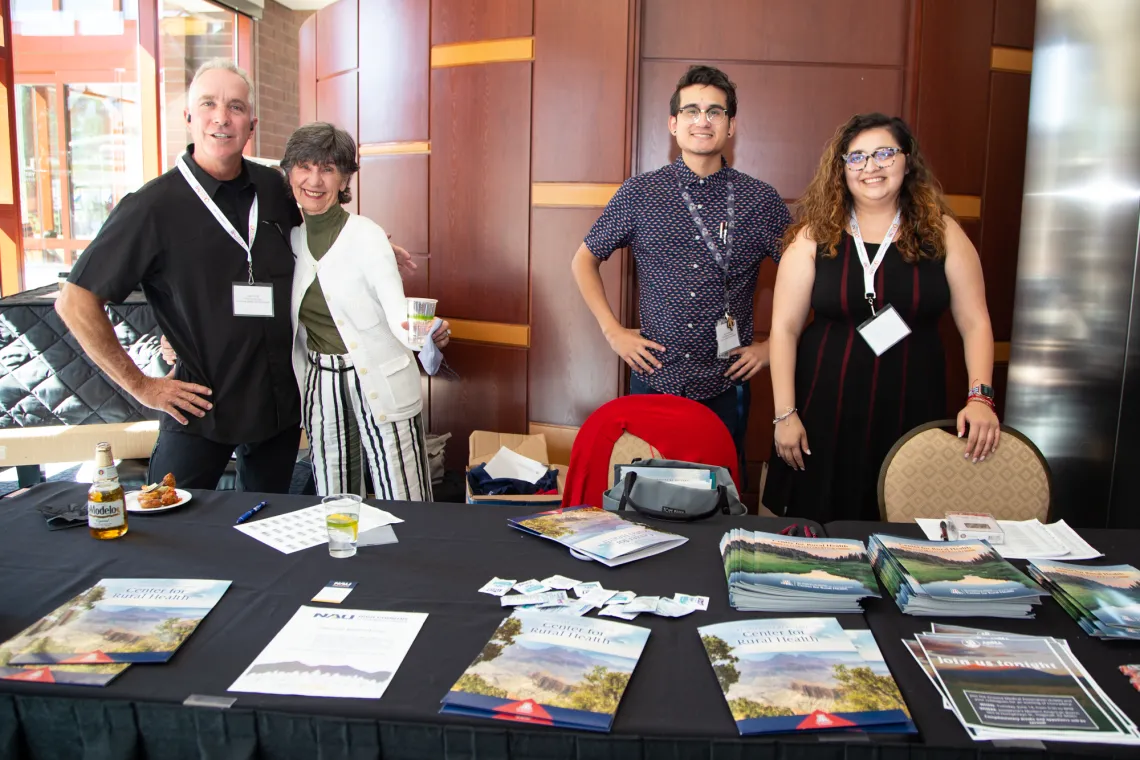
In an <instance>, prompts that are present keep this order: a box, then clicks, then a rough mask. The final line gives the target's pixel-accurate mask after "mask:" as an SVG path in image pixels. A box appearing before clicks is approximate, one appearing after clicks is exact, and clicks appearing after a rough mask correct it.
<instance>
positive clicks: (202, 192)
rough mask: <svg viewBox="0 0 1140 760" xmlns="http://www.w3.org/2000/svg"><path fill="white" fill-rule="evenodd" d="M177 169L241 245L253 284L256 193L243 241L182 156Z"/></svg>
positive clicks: (250, 281)
mask: <svg viewBox="0 0 1140 760" xmlns="http://www.w3.org/2000/svg"><path fill="white" fill-rule="evenodd" d="M178 171H180V172H182V176H183V177H185V178H186V183H187V184H188V185H190V189H191V190H193V191H194V194H195V195H197V196H198V199H199V200H201V201H202V203H204V204H205V205H206V208H207V209H209V211H210V213H211V214H213V215H214V218H215V219H217V220H218V224H220V225H222V229H223V230H225V231H226V232H227V233H229V236H230V237H232V238H233V239H234V242H235V243H237V244H238V245H240V246H241V249H242V250H243V251H245V260H246V263H247V264H248V265H249V284H250V285H252V284H253V253H252V249H253V241H254V239H255V238H256V237H257V194H256V193H254V195H253V205H252V206H251V207H250V209H249V242H248V243H247V242H245V240H244V239H243V238H242V236H241V235H240V234H238V231H237V230H235V229H234V226H233V225H232V224H230V220H229V219H227V218H226V215H225V214H223V213H222V210H221V209H220V208H218V204H216V203H214V199H213V198H211V197H210V195H209V193H207V192H206V188H204V187H202V183H201V182H199V181H198V178H197V177H195V176H194V173H193V172H191V171H190V167H189V166H187V165H186V159H185V157H184V156H179V157H178Z"/></svg>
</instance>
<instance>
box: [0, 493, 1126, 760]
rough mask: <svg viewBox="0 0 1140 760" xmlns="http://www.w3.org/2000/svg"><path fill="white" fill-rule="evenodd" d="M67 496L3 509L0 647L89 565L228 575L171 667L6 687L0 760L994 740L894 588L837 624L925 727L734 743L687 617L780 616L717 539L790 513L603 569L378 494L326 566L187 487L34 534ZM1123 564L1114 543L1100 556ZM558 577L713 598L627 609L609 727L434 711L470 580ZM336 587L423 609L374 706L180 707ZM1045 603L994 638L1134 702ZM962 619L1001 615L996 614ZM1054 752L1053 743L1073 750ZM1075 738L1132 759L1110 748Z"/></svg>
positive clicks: (453, 663) (959, 747)
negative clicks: (152, 505) (864, 638)
mask: <svg viewBox="0 0 1140 760" xmlns="http://www.w3.org/2000/svg"><path fill="white" fill-rule="evenodd" d="M83 495H84V490H83V488H82V487H81V486H75V485H63V484H54V483H52V484H44V485H40V486H37V487H35V488H34V489H32V490H31V491H30V492H28V493H26V494H24V495H22V496H19V497H15V498H10V499H4V500H2V501H0V573H2V577H3V578H4V580H5V582H4V583H3V584H0V639H3V638H7V637H9V636H11V635H13V634H15V633H17V632H18V631H19V630H21V629H22V628H24V627H25V626H27V625H29V624H30V623H32V622H33V621H34V620H36V619H37V618H38V617H39V616H41V615H42V614H44V613H46V612H48V611H50V610H52V609H54V608H55V607H56V606H58V605H59V604H61V603H63V602H65V601H66V600H67V599H69V598H71V597H72V596H74V595H75V594H78V593H79V592H81V591H83V590H84V589H86V588H88V587H89V586H90V585H92V584H93V583H94V582H96V581H98V580H99V579H100V578H104V577H150V578H215V579H229V580H232V581H233V585H232V586H231V588H230V590H229V591H228V592H227V593H226V595H225V596H224V597H223V598H222V600H221V601H220V602H219V604H218V606H217V607H216V608H215V609H214V611H213V612H211V613H210V615H209V616H208V617H207V618H206V619H205V620H204V622H203V623H202V625H201V626H200V627H199V629H198V630H197V631H196V632H195V633H194V634H193V635H192V636H191V637H190V639H189V640H188V641H187V642H186V644H185V645H183V647H182V649H181V650H179V652H178V653H177V654H176V655H175V656H174V658H173V659H172V660H171V661H170V662H169V663H167V664H165V665H136V666H132V667H131V668H130V669H128V670H127V671H126V672H125V673H124V674H123V675H122V676H120V677H119V679H118V680H116V681H114V682H112V684H111V685H109V686H107V687H105V688H102V689H92V688H84V687H70V686H59V685H56V686H49V685H42V684H29V683H17V682H10V681H0V757H10V756H15V757H22V756H29V757H36V758H54V757H60V758H77V757H92V758H94V757H99V758H144V757H158V758H182V757H186V758H198V757H211V758H212V757H226V758H231V757H232V758H255V757H256V758H276V757H321V758H340V757H345V758H348V757H352V758H357V757H360V758H364V757H383V758H385V759H390V758H398V759H403V758H436V757H449V758H451V757H454V758H527V759H528V760H529V759H531V758H638V759H641V758H671V759H676V760H679V759H681V758H717V760H720V759H721V758H745V757H757V758H759V757H764V758H773V759H775V758H789V759H790V758H800V757H803V758H816V757H818V758H835V759H836V760H838V758H860V759H861V758H867V759H868V760H870V759H871V758H896V757H897V758H910V757H930V758H939V760H941V759H942V758H949V757H958V756H961V757H972V756H975V754H976V753H977V752H979V751H982V752H985V751H990V752H994V751H996V752H998V753H999V754H1009V753H1010V750H1008V749H1003V750H994V748H993V747H992V745H975V744H974V743H973V742H970V741H969V739H968V738H967V737H966V735H965V733H964V732H963V731H962V729H961V728H960V727H959V726H958V723H957V721H956V720H955V719H954V718H953V716H951V715H950V714H949V713H947V712H945V711H943V710H942V709H941V706H940V701H939V700H938V698H937V696H936V694H935V692H934V691H933V689H932V687H931V686H930V685H929V683H927V682H926V681H925V677H924V676H923V675H922V674H921V673H920V672H919V671H918V669H917V666H915V665H913V663H912V662H911V661H910V660H909V655H907V654H906V653H905V652H904V651H903V650H902V648H901V645H898V644H897V640H898V639H899V638H901V636H902V635H904V634H909V633H911V632H913V631H915V630H918V629H920V628H923V627H925V626H926V625H928V623H929V621H928V620H926V621H923V620H918V619H910V618H904V617H903V616H902V615H901V614H899V613H898V612H897V610H895V609H894V605H893V603H891V602H890V601H889V600H882V601H878V602H873V603H872V604H871V605H870V608H869V610H868V614H867V615H866V617H863V616H858V615H845V616H839V619H840V622H841V623H842V624H843V625H844V626H845V627H848V628H860V627H867V625H868V624H870V627H871V628H872V629H873V630H874V631H875V634H876V637H877V638H878V640H879V642H880V645H881V646H882V648H883V650H884V653H885V655H886V656H887V659H888V662H889V664H890V665H891V667H892V669H893V670H894V672H895V675H896V678H897V679H898V680H899V682H900V687H901V688H902V690H903V693H904V695H905V696H906V697H907V701H908V703H909V704H910V706H911V708H912V711H913V712H914V714H915V718H916V720H917V721H918V724H919V728H920V729H921V731H922V736H921V738H918V737H915V738H910V739H908V738H899V737H872V738H871V739H869V740H868V739H867V738H866V737H863V736H847V737H843V738H837V737H834V736H832V737H826V739H825V740H820V739H819V738H817V737H794V738H785V737H778V738H756V739H747V740H742V739H740V738H739V737H738V736H737V734H736V729H735V726H734V724H733V721H732V719H731V716H730V715H729V712H728V709H727V707H726V705H725V703H724V698H723V696H722V694H721V692H720V689H719V687H718V685H717V681H716V678H715V676H714V675H713V672H712V669H711V668H710V667H709V665H708V661H707V659H706V657H705V655H704V652H703V649H702V648H701V645H700V641H699V638H698V635H697V632H696V628H697V626H699V625H706V624H711V623H716V622H722V621H727V620H734V619H740V618H741V617H776V616H775V615H762V614H746V613H737V612H735V611H733V610H731V609H730V608H729V607H728V604H727V598H726V593H725V580H724V574H723V570H722V567H721V565H720V562H719V556H718V552H717V542H718V541H719V540H720V537H721V536H722V535H723V533H724V531H725V529H726V528H727V527H729V526H731V525H735V526H743V527H748V528H752V529H767V530H772V529H777V530H778V529H779V528H780V527H782V526H784V525H786V524H788V523H789V522H791V521H790V520H785V519H781V518H726V517H716V518H713V519H712V520H710V521H707V522H703V523H697V524H686V525H683V526H670V527H671V528H672V529H673V530H675V531H676V532H680V533H683V534H684V535H686V536H688V537H689V538H690V541H689V542H688V543H687V544H685V545H684V546H682V547H680V548H678V549H674V550H672V551H669V552H666V553H664V554H661V555H657V556H655V557H651V558H648V559H644V560H641V561H638V562H634V563H631V564H629V565H626V566H623V567H619V568H606V567H604V566H602V565H600V564H597V563H590V562H582V561H579V560H576V559H574V558H573V557H571V556H570V554H569V552H568V551H567V550H566V549H564V548H563V547H560V546H559V545H557V544H555V543H553V542H550V541H545V540H542V539H539V538H536V537H532V536H527V535H524V534H521V533H519V532H517V531H514V530H511V529H509V528H508V527H507V525H506V519H507V517H510V516H516V515H521V514H526V513H527V512H528V511H529V510H527V509H518V508H505V507H485V506H471V505H459V504H403V503H399V504H383V503H381V504H380V506H382V507H384V508H386V509H389V510H390V511H391V512H393V513H394V514H396V515H398V516H400V517H402V518H404V519H405V520H406V522H405V523H402V524H399V525H397V526H395V530H396V534H397V536H398V537H399V543H398V544H395V545H389V546H381V547H369V548H363V549H361V550H360V552H359V554H358V555H357V556H356V557H355V558H352V559H349V560H336V559H332V558H330V557H329V556H328V552H327V551H326V550H325V549H324V548H323V547H315V548H313V549H308V550H305V551H302V552H298V553H295V554H291V555H285V554H281V553H279V552H277V551H275V550H273V549H271V548H269V547H267V546H265V545H263V544H261V543H259V542H257V541H255V540H253V539H251V538H249V537H247V536H245V535H243V534H241V533H240V532H238V531H236V530H234V529H233V527H232V525H233V521H234V519H235V518H236V517H237V516H238V515H239V514H241V512H243V511H245V510H246V509H247V508H248V507H249V506H252V504H253V503H255V502H256V501H258V500H260V498H262V497H261V496H259V495H254V494H240V493H237V494H235V493H232V492H230V493H214V492H195V493H194V499H193V501H191V502H190V503H189V504H188V505H186V507H184V508H182V509H180V510H175V511H171V512H167V513H162V514H152V515H141V516H136V515H132V516H131V521H130V532H129V534H128V535H127V536H126V537H124V538H123V539H121V540H117V541H106V542H100V541H95V540H94V539H92V538H91V537H90V536H89V535H88V534H87V532H86V530H84V529H82V528H77V529H74V530H64V531H55V532H48V531H47V530H46V528H45V526H44V524H43V519H42V517H40V515H39V514H38V513H37V512H36V511H35V510H34V507H35V506H36V505H37V504H40V503H57V502H65V503H66V502H71V501H77V500H79V499H82V498H83ZM267 498H268V499H269V500H270V506H269V507H267V508H266V509H265V510H264V511H263V512H262V513H261V514H262V516H263V517H264V516H271V515H274V514H280V513H282V512H285V511H288V510H292V509H297V508H300V507H304V506H309V505H311V504H312V503H313V501H314V500H313V499H312V498H311V497H287V496H269V497H267ZM857 527H858V526H857ZM892 527H898V526H892ZM851 531H852V533H854V532H855V528H852V529H851ZM864 532H869V531H864ZM1106 546H1107V544H1106ZM1106 551H1107V548H1106ZM1126 558H1127V553H1126V552H1122V556H1114V557H1113V559H1118V560H1123V559H1126ZM555 573H560V574H563V575H568V576H570V577H573V578H578V579H580V580H584V581H588V580H598V581H601V582H602V583H603V584H604V585H605V586H606V587H607V588H615V589H622V590H625V589H629V590H633V591H636V592H638V593H640V594H651V595H657V594H662V595H672V594H673V593H675V592H679V591H680V592H685V593H693V594H704V595H708V596H710V597H711V600H712V601H711V604H710V608H709V611H708V612H698V613H694V614H693V615H690V616H688V617H686V618H680V619H675V620H674V619H665V618H657V617H655V616H651V615H642V616H640V617H639V618H638V619H637V620H636V621H634V624H635V625H643V626H646V627H648V628H650V629H652V631H653V633H652V635H651V636H650V638H649V643H648V645H647V647H646V650H645V653H644V655H643V657H642V660H641V662H640V663H639V664H638V667H637V670H636V671H635V673H634V677H633V679H632V681H631V683H630V686H629V689H628V691H627V692H626V694H625V697H624V699H623V700H622V704H621V707H620V708H619V710H618V713H617V717H616V720H615V721H614V726H613V731H612V733H611V734H609V735H598V734H589V733H579V732H569V731H561V730H557V729H536V728H534V727H526V726H522V725H520V724H509V723H504V722H498V721H477V720H471V719H465V718H459V717H453V716H440V715H438V707H439V700H440V698H442V697H443V695H444V694H445V693H446V692H447V691H448V689H449V688H450V686H451V685H452V684H453V683H454V682H455V680H456V679H457V678H458V676H459V675H460V674H461V673H462V672H463V670H464V669H465V668H466V667H467V666H468V665H469V664H470V663H471V661H472V660H473V659H474V657H475V656H476V654H477V653H478V652H479V651H480V650H481V648H482V646H483V644H484V643H486V641H487V639H488V638H489V637H490V635H491V633H492V632H493V631H494V629H495V627H496V625H497V624H498V623H499V622H500V621H501V620H502V618H503V617H504V616H505V613H504V612H503V610H502V609H501V608H500V606H499V602H498V599H496V598H495V597H492V596H489V595H486V594H480V593H478V592H477V589H478V588H479V587H480V586H481V585H482V584H483V583H484V582H486V581H487V580H489V579H490V578H491V577H492V576H495V575H497V576H499V577H507V578H516V579H519V580H523V579H526V578H532V577H533V578H544V577H546V576H548V575H552V574H555ZM333 579H336V580H355V581H358V586H357V587H356V589H355V590H354V591H353V592H352V594H351V595H350V596H349V597H348V599H347V600H346V602H345V603H344V605H342V607H345V608H362V609H386V610H414V611H420V612H426V613H428V618H427V622H426V623H425V625H424V627H423V629H422V631H421V632H420V634H419V637H418V638H417V639H416V641H415V644H414V645H413V646H412V649H411V651H410V652H409V654H408V656H407V658H406V659H405V660H404V663H403V665H402V666H401V667H400V669H399V671H398V672H397V674H396V676H395V677H394V678H393V681H392V683H391V685H390V687H389V689H388V691H387V692H386V693H385V695H384V697H383V698H382V699H381V700H379V701H374V700H351V699H315V698H307V697H283V696H273V695H259V694H233V695H229V696H235V697H237V702H236V704H235V705H234V706H233V707H232V708H230V709H229V710H224V711H212V710H205V709H197V708H196V709H190V708H184V707H182V706H181V703H182V701H183V700H184V699H185V698H186V697H187V696H189V695H190V694H202V695H214V696H226V695H227V692H226V688H227V687H228V686H229V685H230V684H231V683H232V682H233V681H234V679H236V678H237V676H238V675H239V674H240V673H241V672H242V671H243V670H244V668H245V667H246V666H247V665H248V664H249V663H250V662H251V661H252V660H253V659H254V657H256V656H257V654H258V653H259V652H260V651H261V650H262V648H263V647H264V646H265V645H266V643H268V641H269V640H270V639H271V638H272V637H273V635H274V634H276V632H277V631H278V630H279V629H280V628H281V627H282V626H283V625H284V624H285V623H286V622H287V621H288V620H289V618H290V617H291V616H292V615H293V613H294V612H295V611H296V610H297V608H298V607H299V606H300V605H302V604H307V603H309V600H310V599H311V598H312V596H313V595H314V594H316V593H317V591H319V590H320V589H321V588H322V587H323V586H324V585H325V583H326V582H328V581H329V580H333ZM1046 606H1047V610H1046V613H1045V614H1044V615H1043V616H1042V622H1041V624H1039V625H1033V624H1026V623H1021V624H1017V625H1010V626H1008V629H1009V630H1018V631H1029V630H1033V631H1037V632H1046V630H1047V632H1049V633H1053V634H1054V635H1061V636H1065V637H1067V638H1069V640H1070V641H1072V642H1073V644H1074V647H1075V648H1076V650H1077V654H1078V656H1080V657H1081V659H1082V660H1083V661H1084V662H1085V663H1086V664H1088V665H1089V667H1090V669H1093V674H1094V676H1095V677H1096V678H1097V679H1098V681H1100V682H1101V683H1102V685H1103V686H1104V687H1105V688H1106V690H1108V691H1109V693H1110V694H1111V695H1112V696H1113V697H1114V698H1115V699H1116V700H1117V701H1118V703H1119V704H1120V705H1121V706H1122V707H1123V708H1124V709H1125V710H1127V711H1130V712H1132V711H1135V710H1136V707H1137V704H1138V699H1137V697H1138V696H1140V695H1136V694H1130V693H1129V689H1130V687H1129V686H1128V682H1127V679H1125V678H1124V677H1123V676H1120V675H1118V674H1114V673H1113V672H1111V667H1115V664H1116V663H1117V662H1121V663H1123V662H1129V661H1138V660H1140V656H1138V655H1137V649H1136V648H1135V647H1117V646H1115V645H1113V646H1110V645H1107V644H1102V643H1099V642H1092V641H1089V640H1087V637H1085V636H1084V635H1083V634H1082V633H1081V632H1080V630H1079V629H1078V628H1077V627H1076V626H1075V624H1073V623H1072V621H1071V620H1069V619H1068V618H1067V617H1065V616H1064V614H1063V613H1062V612H1061V611H1060V610H1058V609H1055V605H1054V604H1053V603H1052V602H1048V603H1047V605H1046ZM1049 608H1051V609H1049ZM964 622H973V623H975V624H977V623H981V624H984V625H993V626H995V627H997V626H998V624H999V623H1000V622H1001V621H996V622H995V621H993V620H983V621H978V620H973V621H964ZM1098 650H1099V651H1098ZM1114 652H1115V653H1119V656H1114V655H1112V654H1111V653H1114ZM1110 661H1111V663H1110ZM1094 666H1095V669H1094ZM1052 749H1055V750H1056V751H1058V752H1059V753H1060V754H1058V755H1057V756H1064V754H1066V753H1073V752H1074V750H1075V749H1076V748H1075V747H1073V746H1071V745H1070V746H1065V745H1053V747H1052ZM1090 751H1093V752H1099V753H1101V754H1104V755H1107V754H1111V753H1114V752H1115V754H1117V755H1119V756H1121V757H1123V756H1127V755H1128V754H1136V753H1134V752H1132V753H1128V752H1121V751H1120V750H1119V749H1118V748H1117V749H1115V750H1114V749H1113V748H1107V747H1101V748H1093V749H1092V750H1090ZM1015 754H1016V753H1015Z"/></svg>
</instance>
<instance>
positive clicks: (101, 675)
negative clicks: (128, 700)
mask: <svg viewBox="0 0 1140 760" xmlns="http://www.w3.org/2000/svg"><path fill="white" fill-rule="evenodd" d="M6 654H7V653H6V652H5V650H4V649H3V648H0V662H3V661H4V657H5V656H6ZM129 667H130V664H129V663H125V662H124V663H115V662H113V663H109V664H105V665H17V666H15V667H5V666H2V665H0V680H2V681H26V682H29V683H58V684H65V685H68V686H106V685H107V684H109V683H111V681H114V680H115V679H116V678H118V677H119V674H120V673H122V672H123V671H124V670H126V669H127V668H129Z"/></svg>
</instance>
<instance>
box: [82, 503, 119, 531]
mask: <svg viewBox="0 0 1140 760" xmlns="http://www.w3.org/2000/svg"><path fill="white" fill-rule="evenodd" d="M124 509H125V505H124V504H123V500H122V499H116V500H115V501H88V502H87V526H88V527H90V528H94V529H96V530H106V529H107V528H119V527H122V525H123V514H124Z"/></svg>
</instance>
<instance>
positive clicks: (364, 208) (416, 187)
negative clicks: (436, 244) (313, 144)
mask: <svg viewBox="0 0 1140 760" xmlns="http://www.w3.org/2000/svg"><path fill="white" fill-rule="evenodd" d="M356 187H357V196H358V197H359V198H360V213H361V215H362V216H366V217H368V218H369V219H371V220H372V221H374V222H376V223H377V224H379V225H380V226H381V227H383V228H384V230H385V231H386V232H388V233H389V234H390V235H391V236H392V241H393V242H395V243H398V244H399V245H401V246H403V247H404V248H406V249H407V250H408V251H410V252H412V253H427V252H428V157H427V156H426V155H422V154H421V155H412V156H401V155H393V156H361V158H360V176H359V179H358V181H357V183H356Z"/></svg>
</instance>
